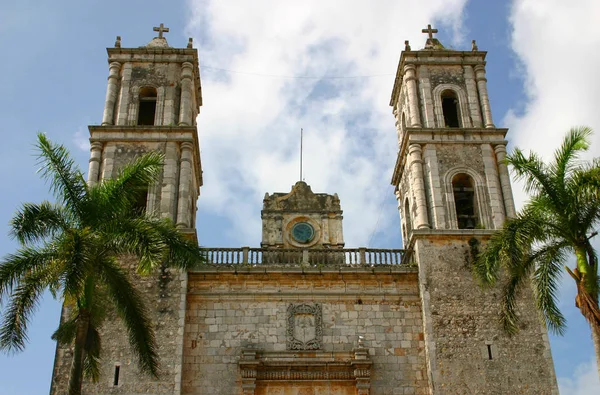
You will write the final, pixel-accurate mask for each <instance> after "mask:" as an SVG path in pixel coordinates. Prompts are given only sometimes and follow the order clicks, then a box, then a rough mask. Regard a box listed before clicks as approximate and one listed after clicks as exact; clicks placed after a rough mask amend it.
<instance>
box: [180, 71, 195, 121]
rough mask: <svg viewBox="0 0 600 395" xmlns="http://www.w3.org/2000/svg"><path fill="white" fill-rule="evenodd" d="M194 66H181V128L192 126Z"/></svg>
mask: <svg viewBox="0 0 600 395" xmlns="http://www.w3.org/2000/svg"><path fill="white" fill-rule="evenodd" d="M193 67H194V66H193V65H192V64H191V63H190V62H184V63H183V64H182V65H181V102H180V106H179V126H192V124H193V123H192V94H193V93H192V86H193V83H192V76H193V72H192V70H193Z"/></svg>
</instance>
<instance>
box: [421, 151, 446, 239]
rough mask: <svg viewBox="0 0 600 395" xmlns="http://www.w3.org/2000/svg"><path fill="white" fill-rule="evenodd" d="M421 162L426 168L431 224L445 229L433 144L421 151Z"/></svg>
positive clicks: (436, 160) (435, 152)
mask: <svg viewBox="0 0 600 395" xmlns="http://www.w3.org/2000/svg"><path fill="white" fill-rule="evenodd" d="M423 163H424V166H425V168H426V169H428V173H429V174H428V176H429V180H428V181H429V187H430V189H431V190H430V191H429V192H430V194H429V196H430V199H431V200H430V203H431V212H432V218H431V225H432V227H433V228H434V229H447V226H446V208H445V207H444V201H443V199H442V195H443V190H442V183H441V177H440V169H439V166H438V158H437V151H436V149H435V146H433V145H427V146H426V148H425V152H424V153H423Z"/></svg>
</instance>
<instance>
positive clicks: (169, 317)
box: [50, 24, 202, 394]
mask: <svg viewBox="0 0 600 395" xmlns="http://www.w3.org/2000/svg"><path fill="white" fill-rule="evenodd" d="M154 31H156V32H158V35H157V36H156V37H154V38H153V39H152V40H151V41H150V42H149V43H148V44H147V45H144V46H141V47H137V48H125V47H122V46H121V37H117V40H116V42H115V45H114V47H113V48H108V49H107V52H108V64H109V74H108V87H107V90H106V100H105V105H104V112H103V116H102V122H101V124H100V125H90V126H89V131H90V143H91V154H90V160H89V171H88V183H89V184H94V183H97V182H101V181H102V180H103V179H109V178H112V177H115V176H116V175H117V173H118V171H119V170H120V169H121V168H122V167H123V165H124V164H126V163H128V162H130V161H131V160H132V159H133V158H135V157H137V156H139V155H141V154H143V153H145V152H149V151H158V152H162V153H163V154H164V156H165V161H164V166H163V170H162V174H161V175H160V178H159V180H158V182H157V183H156V184H155V185H153V186H151V187H150V188H149V189H148V191H147V193H146V195H145V198H143V199H141V200H140V202H139V204H140V205H142V206H145V208H146V211H147V212H152V213H155V214H156V215H159V216H161V217H163V218H169V219H170V220H172V221H173V222H174V223H175V224H176V225H177V228H178V229H179V230H180V231H181V232H183V233H184V234H186V235H187V236H189V237H190V238H192V239H195V238H196V226H195V223H196V201H197V199H198V197H199V195H200V187H201V186H202V167H201V163H200V149H199V143H198V130H197V127H196V116H197V115H198V113H199V111H200V106H201V105H202V90H201V85H200V71H199V65H198V51H197V50H196V49H194V48H193V47H192V39H191V38H190V39H189V42H188V44H187V47H186V48H173V47H171V46H169V44H168V42H167V39H166V38H165V37H164V33H166V32H168V31H169V29H168V28H166V27H164V25H163V24H160V26H159V27H155V28H154ZM121 264H122V265H123V266H124V267H126V268H128V269H130V270H131V273H132V275H133V276H134V278H135V282H136V285H137V288H138V290H139V291H140V292H142V293H143V295H144V297H145V299H146V304H147V307H148V309H149V312H150V315H151V317H152V321H153V324H154V331H155V336H156V339H157V344H158V354H159V360H160V364H161V365H160V376H159V378H158V379H154V378H152V377H150V376H148V375H145V374H141V373H140V371H139V369H138V367H137V366H136V358H135V356H134V355H132V352H131V348H130V347H129V342H128V338H127V336H128V335H127V331H126V330H125V328H124V326H123V325H122V323H121V321H120V320H118V319H117V318H116V317H110V316H109V317H108V318H107V319H106V320H105V323H104V325H103V327H102V338H103V339H106V341H105V342H104V343H103V347H102V352H101V368H100V381H99V382H98V383H91V382H89V381H85V382H84V385H83V392H84V393H94V394H108V393H123V394H125V393H127V394H134V393H146V394H159V393H160V394H167V393H168V394H179V393H180V391H181V366H182V358H183V331H184V319H185V306H186V294H187V278H188V277H187V276H188V274H187V273H186V272H179V271H177V270H174V269H167V268H162V269H161V270H158V271H157V273H154V274H151V275H148V276H144V277H140V276H138V275H137V274H135V269H136V266H137V263H136V261H135V260H131V259H128V258H127V257H124V258H123V259H121ZM71 358H72V350H70V349H69V348H68V347H62V346H59V347H57V350H56V356H55V363H54V372H53V376H52V387H51V390H50V393H51V394H65V393H67V386H68V376H69V370H70V366H71Z"/></svg>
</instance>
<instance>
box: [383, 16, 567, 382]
mask: <svg viewBox="0 0 600 395" xmlns="http://www.w3.org/2000/svg"><path fill="white" fill-rule="evenodd" d="M423 33H426V34H427V37H428V38H427V41H426V44H425V48H423V49H421V50H412V49H411V47H410V45H409V42H408V41H406V42H405V49H404V51H403V52H402V54H401V56H400V62H399V65H398V71H397V74H396V79H395V82H394V87H393V91H392V97H391V101H390V106H391V107H392V108H393V110H392V112H393V114H394V117H395V119H396V129H397V134H398V157H397V160H396V165H395V167H394V173H393V176H392V185H394V187H395V194H396V197H397V199H398V209H399V212H400V216H401V227H402V237H403V240H404V248H407V249H411V250H412V251H413V257H414V260H415V261H416V264H417V266H418V269H419V293H420V299H421V305H422V314H423V334H424V340H425V355H426V361H427V371H428V376H429V377H428V381H429V391H430V393H432V394H450V393H512V392H515V391H516V393H518V391H521V392H522V391H525V392H527V393H545V394H557V393H558V390H557V385H556V378H555V374H554V369H553V365H552V357H551V354H550V347H549V342H548V337H547V332H546V329H545V327H544V325H543V323H542V322H541V321H540V319H539V318H538V314H537V312H536V311H535V306H534V303H533V299H532V298H531V295H524V296H523V299H522V300H521V301H520V303H519V305H520V308H521V315H522V318H523V328H522V329H521V331H520V332H519V333H518V334H517V335H515V336H513V337H508V335H507V334H506V333H504V332H503V330H502V328H501V327H500V325H499V317H498V313H499V311H500V303H501V292H499V290H488V291H484V290H481V289H480V288H479V287H478V286H477V284H476V282H475V281H474V279H473V276H472V273H471V267H470V266H471V264H472V262H473V259H474V256H476V254H477V251H478V249H479V248H481V244H482V243H485V241H486V240H487V239H489V237H490V236H491V235H492V234H493V233H494V231H495V230H497V229H500V228H501V227H502V225H503V223H504V221H505V219H506V218H507V217H512V216H514V215H515V207H514V201H513V197H512V190H511V185H510V177H509V172H508V168H507V166H506V164H505V163H504V158H505V156H506V144H507V141H506V140H505V137H506V134H507V132H508V130H507V129H503V128H498V127H496V126H495V124H494V122H493V120H492V112H491V107H490V101H489V97H488V91H487V86H486V84H487V79H486V71H485V66H486V62H485V57H486V52H483V51H479V49H478V48H477V45H476V43H475V41H473V43H472V49H471V50H470V51H456V50H449V49H447V48H445V47H444V46H443V45H442V43H441V42H440V41H439V40H438V39H437V38H435V37H434V36H433V34H434V33H437V29H432V28H431V25H428V27H427V29H423ZM526 293H527V292H526ZM518 366H521V367H523V366H526V367H527V368H526V369H520V370H519V368H518Z"/></svg>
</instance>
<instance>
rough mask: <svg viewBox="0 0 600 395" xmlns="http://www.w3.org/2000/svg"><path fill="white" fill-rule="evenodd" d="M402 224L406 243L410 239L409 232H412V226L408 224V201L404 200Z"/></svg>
mask: <svg viewBox="0 0 600 395" xmlns="http://www.w3.org/2000/svg"><path fill="white" fill-rule="evenodd" d="M404 223H405V224H406V242H405V245H407V243H408V238H409V237H410V232H412V224H411V222H410V207H409V206H408V199H406V200H404Z"/></svg>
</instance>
